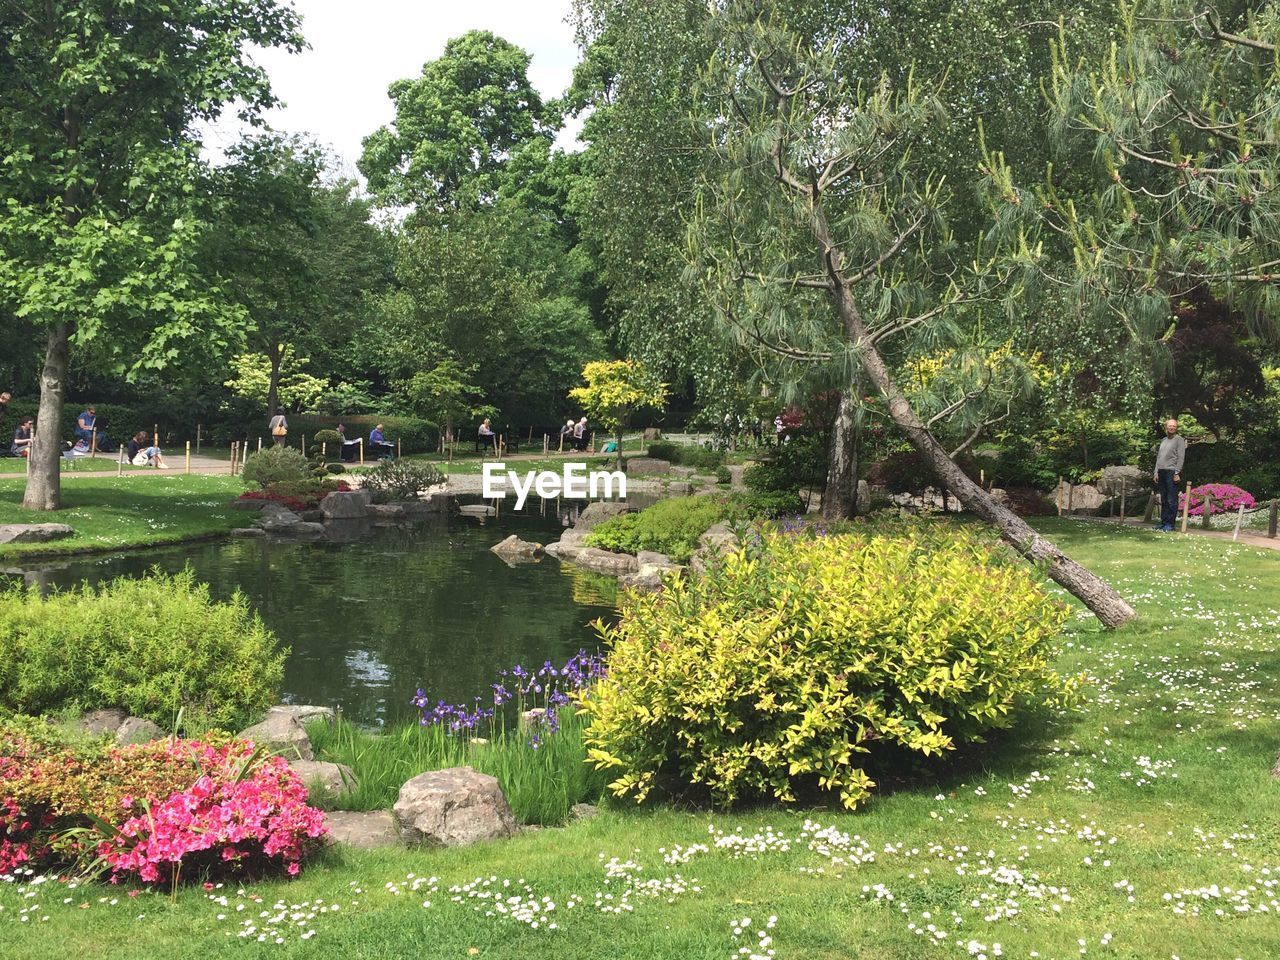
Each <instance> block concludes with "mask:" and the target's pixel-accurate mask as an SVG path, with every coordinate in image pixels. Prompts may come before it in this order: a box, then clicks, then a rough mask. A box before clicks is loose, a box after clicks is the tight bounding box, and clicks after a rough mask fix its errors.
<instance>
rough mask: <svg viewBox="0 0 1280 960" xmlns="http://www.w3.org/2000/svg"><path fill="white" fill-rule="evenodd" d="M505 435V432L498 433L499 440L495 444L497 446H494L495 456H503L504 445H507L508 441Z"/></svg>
mask: <svg viewBox="0 0 1280 960" xmlns="http://www.w3.org/2000/svg"><path fill="white" fill-rule="evenodd" d="M505 437H506V435H505V434H501V433H500V434H498V440H497V443H496V445H495V446H494V448H493V455H494V456H495V457H500V456H502V448H503V447H505V446H506V445H507V441H506V439H505Z"/></svg>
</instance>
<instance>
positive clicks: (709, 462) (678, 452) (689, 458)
mask: <svg viewBox="0 0 1280 960" xmlns="http://www.w3.org/2000/svg"><path fill="white" fill-rule="evenodd" d="M648 452H649V456H651V457H656V458H657V459H659V460H666V461H667V462H668V463H674V464H676V465H677V466H681V467H694V468H695V469H698V470H706V471H708V472H710V473H714V472H715V471H716V470H717V469H719V468H720V467H722V466H724V454H723V453H722V452H721V451H719V450H709V449H707V448H706V447H699V446H693V445H691V444H686V443H669V442H667V441H658V442H657V443H651V444H649V448H648Z"/></svg>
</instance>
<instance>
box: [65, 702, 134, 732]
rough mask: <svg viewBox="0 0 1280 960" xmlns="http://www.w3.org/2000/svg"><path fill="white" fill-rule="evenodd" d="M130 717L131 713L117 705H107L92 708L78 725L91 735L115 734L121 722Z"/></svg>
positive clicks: (77, 722)
mask: <svg viewBox="0 0 1280 960" xmlns="http://www.w3.org/2000/svg"><path fill="white" fill-rule="evenodd" d="M128 719H129V714H128V713H127V712H126V711H124V710H119V709H117V708H116V707H105V708H103V709H101V710H90V711H89V712H88V713H86V714H85V715H84V716H82V717H81V718H80V719H79V720H78V721H76V724H75V725H76V726H77V727H79V728H80V729H81V730H82V731H84V732H85V733H87V734H88V735H89V736H91V737H105V736H107V735H108V734H110V735H111V736H113V737H114V736H115V733H116V731H117V730H119V729H120V724H122V723H124V722H125V721H126V720H128Z"/></svg>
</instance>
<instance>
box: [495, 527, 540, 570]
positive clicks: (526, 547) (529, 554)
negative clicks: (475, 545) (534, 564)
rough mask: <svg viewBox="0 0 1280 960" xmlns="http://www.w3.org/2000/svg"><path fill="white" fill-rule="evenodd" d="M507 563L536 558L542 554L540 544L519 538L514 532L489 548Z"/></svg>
mask: <svg viewBox="0 0 1280 960" xmlns="http://www.w3.org/2000/svg"><path fill="white" fill-rule="evenodd" d="M489 549H490V550H491V551H493V552H494V553H496V554H497V555H498V556H500V557H501V558H502V559H503V560H505V561H507V563H519V562H522V561H529V560H536V559H538V557H540V556H542V552H543V551H542V544H540V543H533V542H531V541H529V540H521V539H520V538H519V537H518V536H516V535H515V534H514V533H513V534H512V535H511V536H509V537H507V539H505V540H503V541H501V542H500V543H495V544H494V545H493V546H492V547H490V548H489Z"/></svg>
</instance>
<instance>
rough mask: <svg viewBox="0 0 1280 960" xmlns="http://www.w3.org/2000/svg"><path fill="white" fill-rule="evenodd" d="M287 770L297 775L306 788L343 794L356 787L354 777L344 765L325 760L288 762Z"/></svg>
mask: <svg viewBox="0 0 1280 960" xmlns="http://www.w3.org/2000/svg"><path fill="white" fill-rule="evenodd" d="M289 769H290V770H292V771H293V772H294V773H296V774H297V775H298V779H300V780H301V781H302V782H303V783H305V784H306V785H307V787H308V788H312V787H320V788H321V789H323V790H326V791H328V792H329V793H332V794H337V793H344V792H345V791H347V790H353V789H355V787H356V775H355V774H354V773H352V772H351V768H350V767H348V766H347V765H346V764H345V763H330V762H328V761H327V760H290V761H289Z"/></svg>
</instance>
